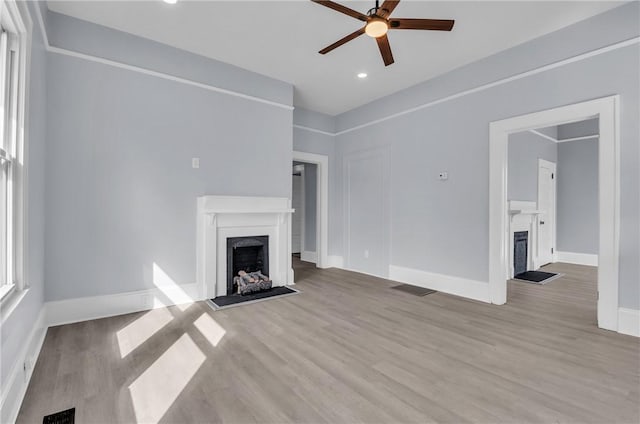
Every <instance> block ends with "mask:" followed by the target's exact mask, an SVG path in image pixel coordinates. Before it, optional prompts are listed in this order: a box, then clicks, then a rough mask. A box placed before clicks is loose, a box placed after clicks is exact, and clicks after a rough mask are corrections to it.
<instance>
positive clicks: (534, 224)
mask: <svg viewBox="0 0 640 424" xmlns="http://www.w3.org/2000/svg"><path fill="white" fill-rule="evenodd" d="M538 215H540V211H539V210H538V205H537V203H536V202H530V201H522V200H509V256H510V260H509V262H508V264H509V269H508V275H509V278H513V276H514V264H513V259H514V258H513V237H514V233H515V232H517V231H527V232H528V233H529V238H528V243H527V270H535V269H538V267H539V264H538V262H539V260H538V255H537V254H536V252H537V246H538Z"/></svg>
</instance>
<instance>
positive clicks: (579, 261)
mask: <svg viewBox="0 0 640 424" xmlns="http://www.w3.org/2000/svg"><path fill="white" fill-rule="evenodd" d="M555 256H556V261H557V262H565V263H568V264H575V265H589V266H598V255H593V254H589V253H575V252H556V253H555Z"/></svg>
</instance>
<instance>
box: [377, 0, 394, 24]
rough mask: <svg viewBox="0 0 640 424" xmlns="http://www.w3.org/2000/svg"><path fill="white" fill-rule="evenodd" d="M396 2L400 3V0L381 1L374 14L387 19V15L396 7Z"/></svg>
mask: <svg viewBox="0 0 640 424" xmlns="http://www.w3.org/2000/svg"><path fill="white" fill-rule="evenodd" d="M398 3H400V0H385V1H384V3H382V6H380V8H379V9H378V12H376V15H378V16H380V17H382V18H385V19H389V16H390V15H391V13H393V9H395V8H396V6H397V5H398Z"/></svg>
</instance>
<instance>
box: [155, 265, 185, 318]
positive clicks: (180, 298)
mask: <svg viewBox="0 0 640 424" xmlns="http://www.w3.org/2000/svg"><path fill="white" fill-rule="evenodd" d="M153 284H154V285H155V286H156V287H157V288H158V289H159V290H160V291H161V292H162V294H163V295H164V297H165V299H158V298H157V297H156V298H155V299H154V302H153V303H154V305H153V306H154V307H159V306H170V305H172V304H174V305H177V307H178V308H179V309H180V310H181V311H183V312H184V311H185V310H186V309H187V308H188V307H189V304H191V303H193V302H194V300H193V299H192V298H191V296H189V295H188V294H187V293H186V292H185V291H184V290H182V287H180V285H179V284H176V282H175V281H173V279H172V278H171V277H169V275H167V273H166V272H164V270H163V269H162V268H160V267H159V266H158V264H157V263H155V262H154V263H153Z"/></svg>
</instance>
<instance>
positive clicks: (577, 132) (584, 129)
mask: <svg viewBox="0 0 640 424" xmlns="http://www.w3.org/2000/svg"><path fill="white" fill-rule="evenodd" d="M599 133H600V128H599V123H598V118H593V119H587V120H586V121H580V122H572V123H570V124H564V125H558V137H557V139H558V140H566V139H568V138H575V137H584V136H588V135H594V134H599Z"/></svg>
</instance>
